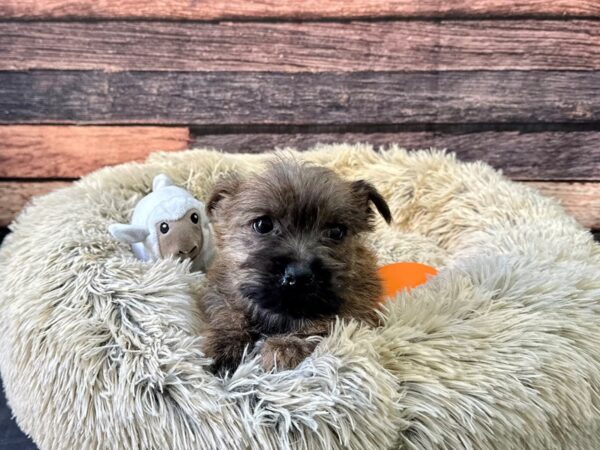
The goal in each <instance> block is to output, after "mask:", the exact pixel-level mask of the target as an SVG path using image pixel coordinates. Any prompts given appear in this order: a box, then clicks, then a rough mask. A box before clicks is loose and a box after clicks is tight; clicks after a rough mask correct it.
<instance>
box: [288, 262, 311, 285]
mask: <svg viewBox="0 0 600 450" xmlns="http://www.w3.org/2000/svg"><path fill="white" fill-rule="evenodd" d="M314 277H315V276H314V273H313V271H312V269H311V268H310V265H309V264H307V263H303V262H291V263H289V264H288V265H287V266H286V267H285V271H284V273H283V277H282V278H281V284H282V285H284V286H297V285H307V284H310V283H312V282H313V281H314Z"/></svg>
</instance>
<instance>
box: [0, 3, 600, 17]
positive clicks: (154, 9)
mask: <svg viewBox="0 0 600 450" xmlns="http://www.w3.org/2000/svg"><path fill="white" fill-rule="evenodd" d="M457 16H458V17H489V16H503V17H511V16H512V17H514V16H544V17H556V18H565V17H578V16H585V17H597V16H600V4H599V3H598V2H597V1H596V0H557V1H548V0H519V1H514V0H510V1H509V0H453V1H439V0H419V1H415V0H303V1H281V0H227V1H225V0H213V1H211V2H210V3H206V2H201V1H189V0H170V1H169V2H165V1H162V0H121V1H118V2H117V1H97V0H3V1H2V2H0V17H1V18H3V19H9V18H12V19H40V18H53V19H66V18H68V19H73V18H86V19H111V18H120V19H145V18H146V19H147V18H151V19H171V20H181V19H187V20H224V19H254V20H256V19H261V18H278V19H320V18H345V19H352V18H362V17H374V18H375V17H377V18H384V17H430V18H439V17H457Z"/></svg>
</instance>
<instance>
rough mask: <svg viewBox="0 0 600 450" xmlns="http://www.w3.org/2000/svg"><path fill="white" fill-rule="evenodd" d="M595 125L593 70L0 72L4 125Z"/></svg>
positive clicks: (599, 81)
mask: <svg viewBox="0 0 600 450" xmlns="http://www.w3.org/2000/svg"><path fill="white" fill-rule="evenodd" d="M575 87H576V88H575ZM598 120H600V71H599V72H569V71H530V72H522V71H502V72H433V73H430V72H421V73H405V72H375V73H373V72H353V73H299V74H286V73H263V72H210V73H205V72H195V73H190V72H116V73H111V72H96V71H93V72H91V71H89V72H86V71H67V72H62V71H61V72H56V71H38V70H34V71H26V72H0V123H4V124H18V123H21V124H23V123H88V124H92V123H95V124H124V123H130V124H184V125H185V124H190V125H208V124H232V125H243V124H306V123H314V124H352V123H364V124H373V123H383V124H394V123H492V122H504V123H506V122H579V123H581V122H597V121H598Z"/></svg>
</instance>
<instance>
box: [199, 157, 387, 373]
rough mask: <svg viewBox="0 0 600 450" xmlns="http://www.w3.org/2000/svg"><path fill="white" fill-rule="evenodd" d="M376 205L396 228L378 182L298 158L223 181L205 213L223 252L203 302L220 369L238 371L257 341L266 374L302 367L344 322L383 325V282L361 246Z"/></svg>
mask: <svg viewBox="0 0 600 450" xmlns="http://www.w3.org/2000/svg"><path fill="white" fill-rule="evenodd" d="M371 205H373V206H375V208H376V209H377V211H379V213H380V214H381V215H382V216H383V218H384V219H385V220H386V222H388V223H390V222H391V219H392V218H391V214H390V210H389V207H388V205H387V203H386V202H385V200H384V199H383V197H382V196H381V195H380V194H379V192H377V190H376V189H375V188H374V187H373V186H372V185H371V184H369V183H367V182H365V181H362V180H360V181H355V182H348V181H344V180H342V179H341V178H340V177H338V176H337V175H336V174H335V173H334V172H332V171H331V170H329V169H326V168H323V167H317V166H313V165H307V164H302V163H298V162H296V161H294V160H291V159H278V160H275V161H274V162H272V163H270V165H269V166H268V168H267V170H266V171H265V172H264V173H262V174H260V175H255V176H252V177H250V178H247V179H241V178H238V177H231V178H228V179H225V180H222V181H221V182H219V183H217V186H216V187H215V189H214V191H213V193H212V195H211V197H210V199H209V201H208V202H207V205H206V209H207V212H208V215H209V217H210V218H211V220H212V222H213V225H214V229H215V235H216V240H217V249H218V250H217V257H216V259H215V261H214V263H213V265H212V267H211V269H210V270H209V272H208V279H209V283H208V284H209V287H208V288H207V292H206V293H205V296H204V298H203V307H204V312H205V314H206V316H207V318H208V321H209V329H208V332H207V336H206V339H205V348H204V350H205V353H206V354H207V356H210V357H212V358H213V361H214V364H213V369H214V371H215V372H218V373H223V372H225V371H226V370H234V369H235V368H236V367H237V366H238V365H239V363H240V361H241V359H242V357H243V355H244V351H245V350H246V349H249V350H252V349H253V348H254V346H255V344H256V343H257V342H258V341H262V345H261V346H260V354H261V356H262V365H263V367H264V368H265V369H267V370H269V369H271V368H273V367H274V366H277V367H278V368H281V369H286V368H293V367H295V366H296V365H298V364H299V363H300V362H301V361H302V360H303V359H304V358H306V357H307V356H308V355H309V354H310V353H312V351H313V350H314V347H315V345H316V342H315V339H310V338H311V337H312V336H324V335H326V334H327V333H328V332H329V329H330V326H331V324H332V321H334V320H335V317H336V316H339V317H341V318H355V319H359V320H362V321H365V322H367V323H370V324H375V323H376V317H377V313H376V309H377V305H378V300H379V298H380V296H381V295H382V286H381V284H380V280H379V278H378V276H377V272H376V266H377V264H376V260H375V257H374V255H373V254H372V253H371V252H370V251H369V250H367V248H366V247H365V246H364V245H363V243H362V241H361V234H362V233H365V232H368V231H370V230H372V228H373V224H372V220H373V211H372V209H371Z"/></svg>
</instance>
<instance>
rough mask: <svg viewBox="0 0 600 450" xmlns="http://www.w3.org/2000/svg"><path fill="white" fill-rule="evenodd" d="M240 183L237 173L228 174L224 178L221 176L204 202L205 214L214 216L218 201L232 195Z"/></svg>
mask: <svg viewBox="0 0 600 450" xmlns="http://www.w3.org/2000/svg"><path fill="white" fill-rule="evenodd" d="M240 184H241V180H240V178H239V177H238V176H237V175H228V176H227V177H226V178H221V179H220V180H219V181H217V183H216V184H215V187H214V188H213V190H212V193H211V194H210V198H209V199H208V201H207V202H206V214H208V216H209V217H214V214H215V212H216V211H217V208H218V206H219V202H221V200H223V199H224V198H228V197H232V196H234V195H235V194H236V193H237V191H238V189H239V187H240Z"/></svg>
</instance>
